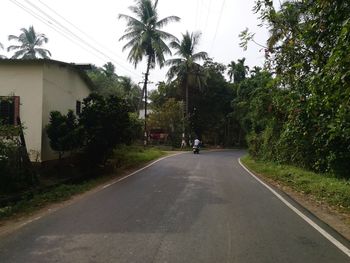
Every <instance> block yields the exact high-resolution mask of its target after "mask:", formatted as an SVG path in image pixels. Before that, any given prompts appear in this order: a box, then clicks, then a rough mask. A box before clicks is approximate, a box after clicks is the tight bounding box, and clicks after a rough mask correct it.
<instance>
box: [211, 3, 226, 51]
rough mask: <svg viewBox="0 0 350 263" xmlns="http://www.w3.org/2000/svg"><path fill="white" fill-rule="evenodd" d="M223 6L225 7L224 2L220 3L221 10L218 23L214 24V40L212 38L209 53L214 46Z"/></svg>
mask: <svg viewBox="0 0 350 263" xmlns="http://www.w3.org/2000/svg"><path fill="white" fill-rule="evenodd" d="M224 5H225V0H223V1H222V5H221V9H220V15H219V19H218V22H217V24H216V28H215V34H214V38H213V41H212V44H211V48H210V53H211V52H212V50H213V47H214V44H215V41H216V36H217V33H218V29H219V25H220V22H221V17H222V13H223V11H224Z"/></svg>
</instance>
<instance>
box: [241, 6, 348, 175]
mask: <svg viewBox="0 0 350 263" xmlns="http://www.w3.org/2000/svg"><path fill="white" fill-rule="evenodd" d="M254 10H255V12H257V13H259V15H260V19H261V22H262V24H264V25H267V26H268V29H269V31H270V37H269V38H268V40H267V45H266V49H265V53H266V54H267V55H266V59H267V63H266V66H268V68H269V69H270V70H271V73H272V74H273V76H274V80H273V82H272V85H273V86H274V87H275V90H273V91H269V92H268V93H265V95H264V96H263V97H261V96H258V97H260V98H261V100H260V102H263V101H264V100H263V98H266V99H272V102H271V104H270V105H271V107H270V109H271V113H272V115H273V116H272V117H271V118H270V121H268V122H265V123H264V122H263V121H262V120H264V118H261V117H262V116H263V115H258V114H257V115H256V116H255V117H254V115H251V116H252V117H254V118H252V119H254V122H255V123H256V124H258V125H256V126H255V127H256V128H258V129H256V130H255V134H253V135H254V136H252V138H253V141H260V142H259V143H258V144H256V145H258V147H256V148H257V151H256V152H257V153H258V154H257V155H258V157H260V158H267V159H270V160H274V161H278V162H284V163H290V164H293V165H297V166H301V167H305V168H308V169H312V170H315V171H318V172H332V173H335V174H337V175H343V176H345V177H349V173H348V171H349V169H350V161H349V160H350V151H349V145H350V122H349V119H350V113H349V112H350V106H349V101H350V70H349V66H350V63H349V59H348V58H349V56H348V54H349V52H350V48H349V41H350V34H349V32H350V16H349V14H350V3H349V1H323V0H315V1H314V0H305V1H291V0H288V1H283V2H282V3H281V5H280V7H279V8H278V9H277V8H275V7H274V4H273V1H271V0H259V1H256V5H255V9H254ZM253 36H254V35H253V34H251V33H248V32H247V31H244V32H242V34H241V37H242V40H243V42H242V46H243V47H244V46H246V45H245V44H246V43H247V41H249V40H252V37H253ZM255 95H256V94H255ZM265 101H267V100H265ZM250 105H254V99H253V101H250ZM266 105H267V104H266ZM259 118H260V119H261V121H259ZM271 134H273V136H271ZM270 149H273V154H270V155H267V154H266V153H267V152H269V151H271V150H270Z"/></svg>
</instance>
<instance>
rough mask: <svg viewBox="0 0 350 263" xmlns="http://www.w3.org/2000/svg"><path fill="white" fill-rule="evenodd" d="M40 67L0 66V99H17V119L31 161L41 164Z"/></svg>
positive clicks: (41, 97)
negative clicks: (8, 97) (21, 125)
mask: <svg viewBox="0 0 350 263" xmlns="http://www.w3.org/2000/svg"><path fill="white" fill-rule="evenodd" d="M42 68H43V67H42V65H34V64H32V65H28V64H27V65H20V64H12V65H11V64H6V65H4V64H0V96H9V95H10V96H11V95H13V96H19V97H20V118H21V121H22V123H23V125H24V127H25V130H24V135H25V136H24V137H25V140H26V144H27V149H28V152H29V155H30V158H31V160H32V161H40V160H41V144H42V120H41V116H42V101H43V82H42V79H43V75H42V74H43V71H42Z"/></svg>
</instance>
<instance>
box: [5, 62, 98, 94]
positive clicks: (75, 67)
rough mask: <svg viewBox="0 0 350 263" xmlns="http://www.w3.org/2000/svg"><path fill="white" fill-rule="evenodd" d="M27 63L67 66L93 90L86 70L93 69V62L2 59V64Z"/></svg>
mask: <svg viewBox="0 0 350 263" xmlns="http://www.w3.org/2000/svg"><path fill="white" fill-rule="evenodd" d="M26 64H34V65H44V64H51V65H57V66H60V67H67V68H70V69H71V70H73V71H75V72H76V73H77V74H78V75H79V76H80V77H81V78H82V79H83V80H84V82H85V83H86V85H87V86H88V87H89V88H90V90H93V88H94V84H93V82H92V81H91V79H90V78H89V76H88V75H87V74H86V72H85V71H84V70H88V69H91V68H92V66H91V64H75V63H66V62H62V61H58V60H52V59H0V65H26Z"/></svg>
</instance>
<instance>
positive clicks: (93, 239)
mask: <svg viewBox="0 0 350 263" xmlns="http://www.w3.org/2000/svg"><path fill="white" fill-rule="evenodd" d="M242 154H243V152H242V151H221V152H202V153H201V154H199V155H193V154H190V153H186V154H180V155H177V156H173V157H169V158H166V159H164V160H162V161H160V162H157V163H156V164H154V165H152V166H150V167H148V168H146V169H144V170H143V171H141V172H140V173H137V174H135V175H134V176H131V177H129V178H127V179H125V180H123V181H121V182H119V183H116V184H113V185H111V186H110V187H107V188H105V189H103V190H101V191H98V192H97V193H94V194H91V195H88V196H86V197H85V198H83V199H81V200H79V201H77V202H75V203H73V204H71V205H70V206H68V207H65V208H62V209H60V210H58V211H56V212H53V213H51V214H49V215H47V216H44V217H42V218H41V219H39V220H37V221H34V222H32V223H30V224H28V225H26V226H24V227H22V228H20V229H18V230H17V231H15V232H14V233H12V234H10V235H7V236H3V237H0V262H2V263H7V262H16V263H17V262H25V263H29V262H33V263H34V262H35V263H39V262H60V263H61V262H62V263H65V262H74V263H76V262H103V263H107V262H111V263H119V262H128V263H131V262H140V263H147V262H159V263H160V262H162V263H165V262H167V263H170V262H179V263H180V262H181V263H186V262H198V263H199V262H200V263H204V262H208V263H222V262H237V263H243V262H246V263H254V262H261V263H262V262H266V263H272V262H283V263H287V262H293V263H294V262H300V263H306V262H317V263H323V262H324V263H326V262H327V263H329V262H334V263H335V262H337V263H343V262H350V258H349V257H348V256H347V255H346V254H345V253H343V252H342V251H340V250H339V249H338V248H337V247H336V246H334V245H333V244H332V243H330V242H329V241H328V240H327V239H325V238H324V237H323V236H322V235H321V234H320V233H318V232H317V231H316V230H315V229H314V228H312V227H311V226H310V225H309V224H307V223H306V222H305V221H304V220H303V219H301V218H300V217H299V216H298V215H297V214H295V213H294V212H293V211H292V210H291V209H289V208H288V207H287V206H286V205H285V204H283V203H282V202H281V201H280V200H279V199H278V198H277V197H276V196H274V195H273V194H272V193H271V192H270V191H269V190H268V189H267V188H266V187H264V186H263V185H262V184H261V183H259V182H258V181H257V180H255V179H254V178H253V177H252V176H250V175H249V173H247V172H246V171H245V170H244V169H243V168H242V167H241V166H240V165H239V163H238V161H237V158H238V157H239V156H241V155H242ZM319 224H321V223H319ZM329 231H332V230H329ZM332 234H333V235H335V236H336V237H337V234H336V233H332ZM337 238H339V239H341V237H337ZM340 241H341V242H343V244H344V245H346V246H348V245H349V244H348V241H346V240H340Z"/></svg>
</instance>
